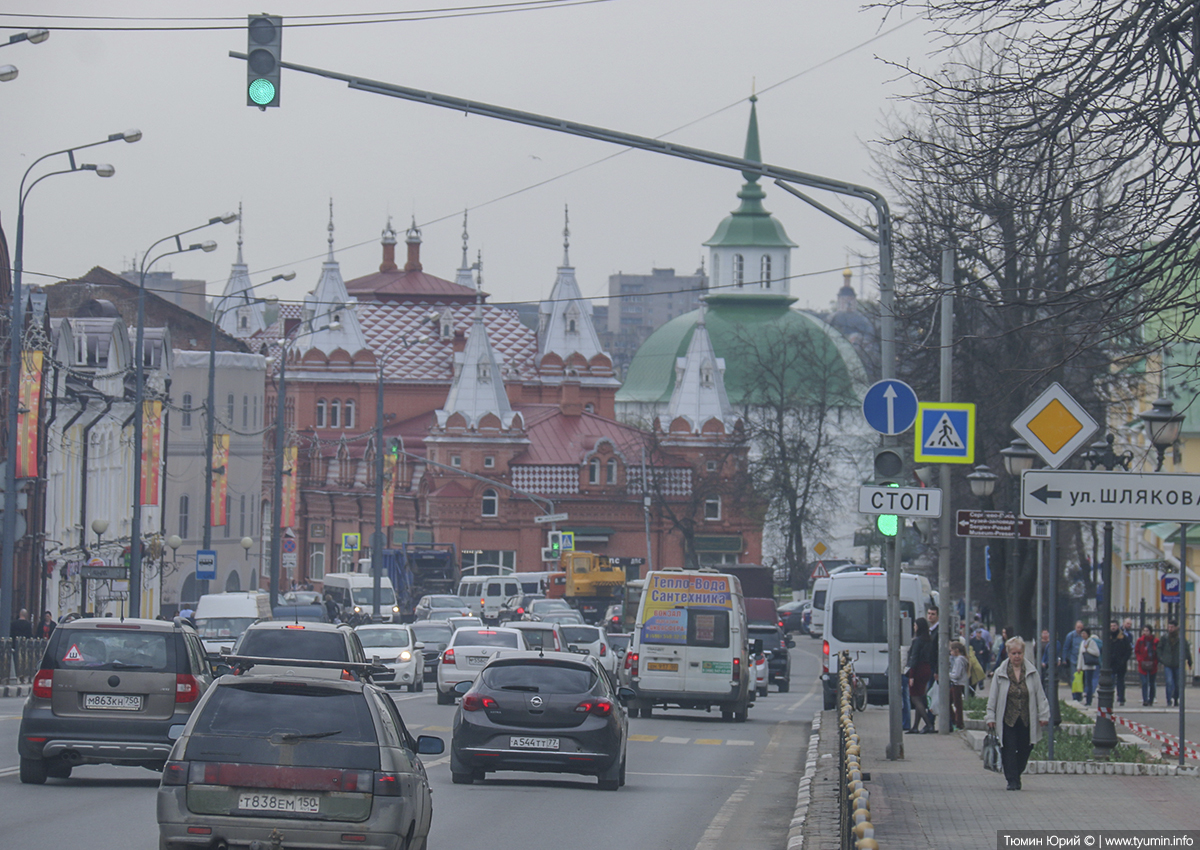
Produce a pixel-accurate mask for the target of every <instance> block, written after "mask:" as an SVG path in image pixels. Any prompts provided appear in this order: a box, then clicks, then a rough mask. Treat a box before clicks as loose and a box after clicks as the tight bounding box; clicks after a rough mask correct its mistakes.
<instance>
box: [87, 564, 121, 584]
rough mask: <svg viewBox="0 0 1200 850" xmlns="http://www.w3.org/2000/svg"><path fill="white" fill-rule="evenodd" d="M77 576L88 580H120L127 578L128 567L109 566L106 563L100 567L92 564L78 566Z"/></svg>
mask: <svg viewBox="0 0 1200 850" xmlns="http://www.w3.org/2000/svg"><path fill="white" fill-rule="evenodd" d="M79 576H80V577H81V578H86V579H88V580H89V581H96V580H104V579H116V580H117V581H120V580H122V579H128V578H129V568H128V567H110V566H107V565H105V566H102V567H93V566H91V565H89V566H86V567H80V568H79Z"/></svg>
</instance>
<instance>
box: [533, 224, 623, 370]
mask: <svg viewBox="0 0 1200 850" xmlns="http://www.w3.org/2000/svg"><path fill="white" fill-rule="evenodd" d="M563 219H564V223H563V264H562V265H561V266H559V267H558V277H557V278H555V281H554V287H553V288H552V289H551V290H550V297H549V299H547V300H546V301H543V302H542V303H541V304H540V305H539V306H538V359H539V360H540V359H541V358H542V357H544V356H545V355H547V354H550V353H551V352H553V353H554V354H557V355H558V356H559V357H561V358H562V359H563V361H564V362H565V361H566V359H567V357H569V356H570V355H572V354H581V355H582V356H583V358H584V360H586V361H588V362H591V360H592V358H593V357H595V356H596V355H597V354H604V355H605V356H606V357H607V356H608V355H607V354H606V353H605V351H604V349H603V348H602V347H601V345H600V337H599V336H598V335H597V334H596V326H595V324H593V322H592V302H591V301H589V300H588V299H586V298H584V297H583V293H582V292H580V290H579V283H578V282H577V281H576V280H575V269H574V268H573V267H572V266H571V258H570V253H569V252H570V246H571V219H570V212H569V210H568V209H567V208H566V207H565V206H564V208H563Z"/></svg>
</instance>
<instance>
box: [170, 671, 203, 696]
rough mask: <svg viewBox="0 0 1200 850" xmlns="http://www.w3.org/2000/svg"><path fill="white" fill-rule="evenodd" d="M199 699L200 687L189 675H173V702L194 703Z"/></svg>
mask: <svg viewBox="0 0 1200 850" xmlns="http://www.w3.org/2000/svg"><path fill="white" fill-rule="evenodd" d="M198 699H200V686H199V685H198V684H197V683H196V677H195V676H193V675H191V674H190V673H176V674H175V702H195V701H196V700H198Z"/></svg>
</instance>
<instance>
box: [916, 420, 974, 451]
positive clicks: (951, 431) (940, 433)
mask: <svg viewBox="0 0 1200 850" xmlns="http://www.w3.org/2000/svg"><path fill="white" fill-rule="evenodd" d="M966 447H967V446H966V443H965V442H963V438H962V437H961V436H960V435H959V433H958V429H957V428H955V427H954V423H953V422H951V421H950V416H949V414H946V413H943V414H942V418H941V419H939V420H938V423H937V425H935V426H934V429H933V430H932V431H930V432H929V437H928V438H927V439H926V440H925V449H926V451H928V450H929V449H959V450H961V449H965V448H966Z"/></svg>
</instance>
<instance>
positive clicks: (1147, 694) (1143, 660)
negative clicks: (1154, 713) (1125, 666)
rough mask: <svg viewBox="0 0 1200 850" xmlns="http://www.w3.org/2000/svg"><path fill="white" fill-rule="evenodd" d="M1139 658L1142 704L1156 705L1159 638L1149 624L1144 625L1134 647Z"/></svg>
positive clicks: (1135, 654)
mask: <svg viewBox="0 0 1200 850" xmlns="http://www.w3.org/2000/svg"><path fill="white" fill-rule="evenodd" d="M1133 654H1134V656H1135V657H1136V658H1137V663H1138V676H1139V677H1140V678H1141V680H1142V705H1154V697H1155V690H1156V689H1157V688H1158V685H1157V683H1156V682H1155V679H1156V678H1157V677H1158V639H1157V638H1156V637H1154V631H1153V630H1152V629H1151V628H1150V627H1149V626H1142V636H1141V637H1139V638H1138V640H1137V644H1136V645H1135V646H1134V648H1133Z"/></svg>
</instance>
